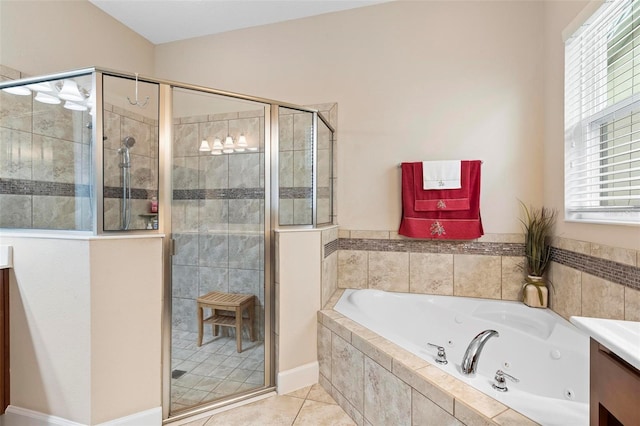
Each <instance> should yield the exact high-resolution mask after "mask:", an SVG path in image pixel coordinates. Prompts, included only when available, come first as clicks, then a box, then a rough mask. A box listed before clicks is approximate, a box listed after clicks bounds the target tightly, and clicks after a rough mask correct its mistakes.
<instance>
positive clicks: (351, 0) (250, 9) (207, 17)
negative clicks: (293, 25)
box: [89, 0, 390, 44]
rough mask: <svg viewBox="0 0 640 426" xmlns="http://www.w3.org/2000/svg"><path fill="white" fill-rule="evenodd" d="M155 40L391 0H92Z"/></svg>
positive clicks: (223, 30)
mask: <svg viewBox="0 0 640 426" xmlns="http://www.w3.org/2000/svg"><path fill="white" fill-rule="evenodd" d="M89 1H90V2H91V3H93V4H94V5H96V6H97V7H99V8H100V9H102V10H103V11H104V12H106V13H108V14H109V15H111V16H112V17H114V18H115V19H117V20H118V21H120V22H122V23H123V24H124V25H126V26H127V27H129V28H131V29H132V30H133V31H135V32H136V33H138V34H140V35H141V36H143V37H144V38H146V39H147V40H149V41H150V42H152V43H153V44H160V43H167V42H171V41H176V40H183V39H188V38H193V37H200V36H204V35H209V34H217V33H222V32H226V31H232V30H237V29H240V28H248V27H254V26H258V25H265V24H272V23H275V22H282V21H288V20H291V19H298V18H304V17H308V16H314V15H321V14H324V13H330V12H337V11H341V10H347V9H353V8H356V7H363V6H369V5H372V4H376V3H383V2H385V1H390V0H89Z"/></svg>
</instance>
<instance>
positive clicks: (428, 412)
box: [411, 389, 464, 426]
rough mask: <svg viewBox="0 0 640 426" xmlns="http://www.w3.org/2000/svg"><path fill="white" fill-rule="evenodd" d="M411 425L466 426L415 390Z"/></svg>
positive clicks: (412, 399) (412, 395) (412, 396)
mask: <svg viewBox="0 0 640 426" xmlns="http://www.w3.org/2000/svg"><path fill="white" fill-rule="evenodd" d="M411 424H412V425H415V426H419V425H438V426H464V425H463V424H462V423H460V421H459V420H457V419H456V418H455V417H453V416H452V415H451V414H449V413H447V412H446V411H445V410H443V409H442V408H440V407H439V406H438V405H437V404H435V403H434V402H433V401H431V400H430V399H429V398H427V397H426V396H424V395H422V394H421V393H420V392H418V391H417V390H415V389H412V393H411Z"/></svg>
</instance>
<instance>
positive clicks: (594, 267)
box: [551, 247, 640, 290]
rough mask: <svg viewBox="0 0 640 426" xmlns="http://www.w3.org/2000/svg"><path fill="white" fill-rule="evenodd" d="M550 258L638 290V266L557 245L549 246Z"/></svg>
mask: <svg viewBox="0 0 640 426" xmlns="http://www.w3.org/2000/svg"><path fill="white" fill-rule="evenodd" d="M551 260H552V261H553V262H557V263H559V264H561V265H565V266H568V267H570V268H573V269H576V270H578V271H580V272H585V273H587V274H590V275H593V276H596V277H598V278H602V279H605V280H607V281H611V282H614V283H617V284H622V285H624V286H627V287H631V288H635V289H638V290H640V268H638V267H636V266H632V265H626V264H623V263H618V262H613V261H611V260H607V259H602V258H599V257H594V256H589V255H587V254H582V253H576V252H574V251H570V250H564V249H561V248H557V247H552V248H551Z"/></svg>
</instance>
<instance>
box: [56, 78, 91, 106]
mask: <svg viewBox="0 0 640 426" xmlns="http://www.w3.org/2000/svg"><path fill="white" fill-rule="evenodd" d="M58 97H59V98H60V99H63V100H65V101H73V102H80V101H84V99H85V98H84V96H82V93H80V89H78V85H77V84H76V82H75V81H73V80H65V81H64V84H63V85H62V89H60V93H59V94H58Z"/></svg>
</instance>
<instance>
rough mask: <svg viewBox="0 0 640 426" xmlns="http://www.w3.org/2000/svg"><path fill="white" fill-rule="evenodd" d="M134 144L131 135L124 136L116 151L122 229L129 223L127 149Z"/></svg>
mask: <svg viewBox="0 0 640 426" xmlns="http://www.w3.org/2000/svg"><path fill="white" fill-rule="evenodd" d="M135 144H136V139H135V138H134V137H133V136H126V137H125V138H124V139H123V140H122V148H120V149H119V150H118V153H120V155H121V156H122V158H121V162H120V168H121V169H122V226H121V229H122V230H127V229H129V224H130V223H131V156H130V155H129V149H131V148H132V147H133V146H134V145H135Z"/></svg>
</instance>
